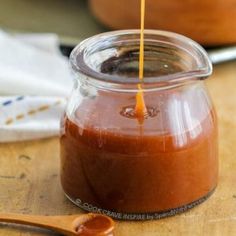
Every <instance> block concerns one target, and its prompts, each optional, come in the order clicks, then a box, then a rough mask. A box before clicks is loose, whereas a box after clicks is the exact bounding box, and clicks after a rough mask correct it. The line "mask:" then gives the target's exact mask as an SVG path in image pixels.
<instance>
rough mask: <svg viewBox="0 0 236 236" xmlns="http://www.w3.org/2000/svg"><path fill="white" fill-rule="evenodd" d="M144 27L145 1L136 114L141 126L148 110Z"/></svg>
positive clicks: (141, 29)
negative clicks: (145, 92) (145, 83)
mask: <svg viewBox="0 0 236 236" xmlns="http://www.w3.org/2000/svg"><path fill="white" fill-rule="evenodd" d="M144 26H145V0H141V25H140V48H139V80H140V83H139V84H138V90H139V91H138V92H137V94H136V106H135V114H136V117H137V119H138V122H139V124H140V125H142V124H143V122H144V119H145V115H146V114H147V108H146V105H145V100H144V96H143V89H142V85H141V82H142V81H143V77H144V76H143V75H144Z"/></svg>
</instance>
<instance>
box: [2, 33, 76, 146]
mask: <svg viewBox="0 0 236 236" xmlns="http://www.w3.org/2000/svg"><path fill="white" fill-rule="evenodd" d="M58 46H59V40H58V37H57V36H56V35H54V34H18V35H9V34H7V33H6V32H4V31H1V30H0V52H1V53H0V114H1V115H0V142H9V141H22V140H31V139H38V138H44V137H50V136H54V135H58V134H59V130H60V125H59V123H60V117H61V116H62V114H63V111H64V108H65V104H66V101H67V98H68V96H69V94H70V91H71V89H72V86H73V79H72V76H71V74H70V71H69V67H68V59H67V58H65V57H64V56H62V55H61V53H60V51H59V47H58Z"/></svg>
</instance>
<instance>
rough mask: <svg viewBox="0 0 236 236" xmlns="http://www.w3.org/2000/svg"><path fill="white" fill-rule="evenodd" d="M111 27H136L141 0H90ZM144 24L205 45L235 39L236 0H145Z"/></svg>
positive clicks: (96, 13) (102, 18)
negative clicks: (182, 35)
mask: <svg viewBox="0 0 236 236" xmlns="http://www.w3.org/2000/svg"><path fill="white" fill-rule="evenodd" d="M90 7H91V9H92V12H93V13H94V15H95V16H96V17H97V19H99V20H100V21H101V22H102V23H103V24H105V25H107V26H109V27H110V28H112V29H126V28H139V21H140V19H139V18H140V0H90ZM145 25H146V28H151V29H162V30H169V31H174V32H177V33H181V34H184V35H186V36H188V37H190V38H192V39H194V40H196V41H198V42H199V43H201V44H204V45H207V46H215V45H223V44H233V43H236V0H146V24H145Z"/></svg>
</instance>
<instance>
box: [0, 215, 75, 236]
mask: <svg viewBox="0 0 236 236" xmlns="http://www.w3.org/2000/svg"><path fill="white" fill-rule="evenodd" d="M75 218H76V217H75V216H66V217H61V216H34V215H22V214H0V222H6V223H15V224H21V225H30V226H36V227H41V228H46V229H49V230H54V231H57V232H60V233H63V234H65V235H73V234H71V230H70V229H69V228H70V224H71V222H72V221H73V220H74V219H75Z"/></svg>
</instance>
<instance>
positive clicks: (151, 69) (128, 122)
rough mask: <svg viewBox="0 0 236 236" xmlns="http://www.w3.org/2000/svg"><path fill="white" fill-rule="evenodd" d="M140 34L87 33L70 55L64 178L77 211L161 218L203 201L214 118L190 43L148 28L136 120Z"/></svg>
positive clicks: (208, 185)
mask: <svg viewBox="0 0 236 236" xmlns="http://www.w3.org/2000/svg"><path fill="white" fill-rule="evenodd" d="M139 33H140V32H139V31H137V30H127V31H114V32H109V33H105V34H101V35H97V36H94V37H91V38H89V39H87V40H85V41H83V42H82V43H80V44H79V45H78V46H77V47H76V48H75V49H74V51H73V52H72V54H71V57H70V65H71V67H72V71H73V72H74V75H75V78H76V79H75V85H74V89H73V92H72V94H71V97H70V99H69V102H68V106H67V108H66V112H65V115H64V117H63V119H62V122H61V138H60V142H61V183H62V186H63V189H64V192H65V194H66V196H67V197H68V198H69V199H70V200H71V201H72V202H73V203H75V204H76V205H78V206H79V207H80V208H82V209H84V210H87V211H91V212H99V213H104V214H107V215H109V216H112V217H114V218H117V219H128V220H146V219H158V218H161V217H165V216H170V215H174V214H176V213H179V212H182V211H185V210H187V209H189V208H192V207H193V206H195V205H197V204H199V203H201V202H202V201H204V200H205V199H206V198H207V197H209V196H210V194H211V193H212V192H213V191H214V189H215V187H216V185H217V176H218V156H217V155H218V154H217V139H218V138H217V118H216V113H215V110H214V107H213V105H212V103H211V99H210V97H209V95H208V92H207V89H206V87H205V84H204V79H205V78H207V77H208V76H209V75H210V74H211V73H212V65H211V63H210V61H209V59H208V56H207V54H206V52H205V51H204V49H203V48H202V47H201V46H200V45H198V44H197V43H195V42H194V41H192V40H190V39H188V38H186V37H184V36H181V35H178V34H174V33H170V32H164V31H151V30H147V31H145V69H144V75H145V78H144V80H143V81H142V90H143V95H144V100H145V104H146V107H147V113H146V116H145V119H144V121H143V123H140V122H139V121H138V119H136V117H135V104H136V94H137V92H138V91H139V90H138V88H137V85H138V84H139V83H140V81H139V79H138V71H139V68H138V65H139V63H138V61H139Z"/></svg>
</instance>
